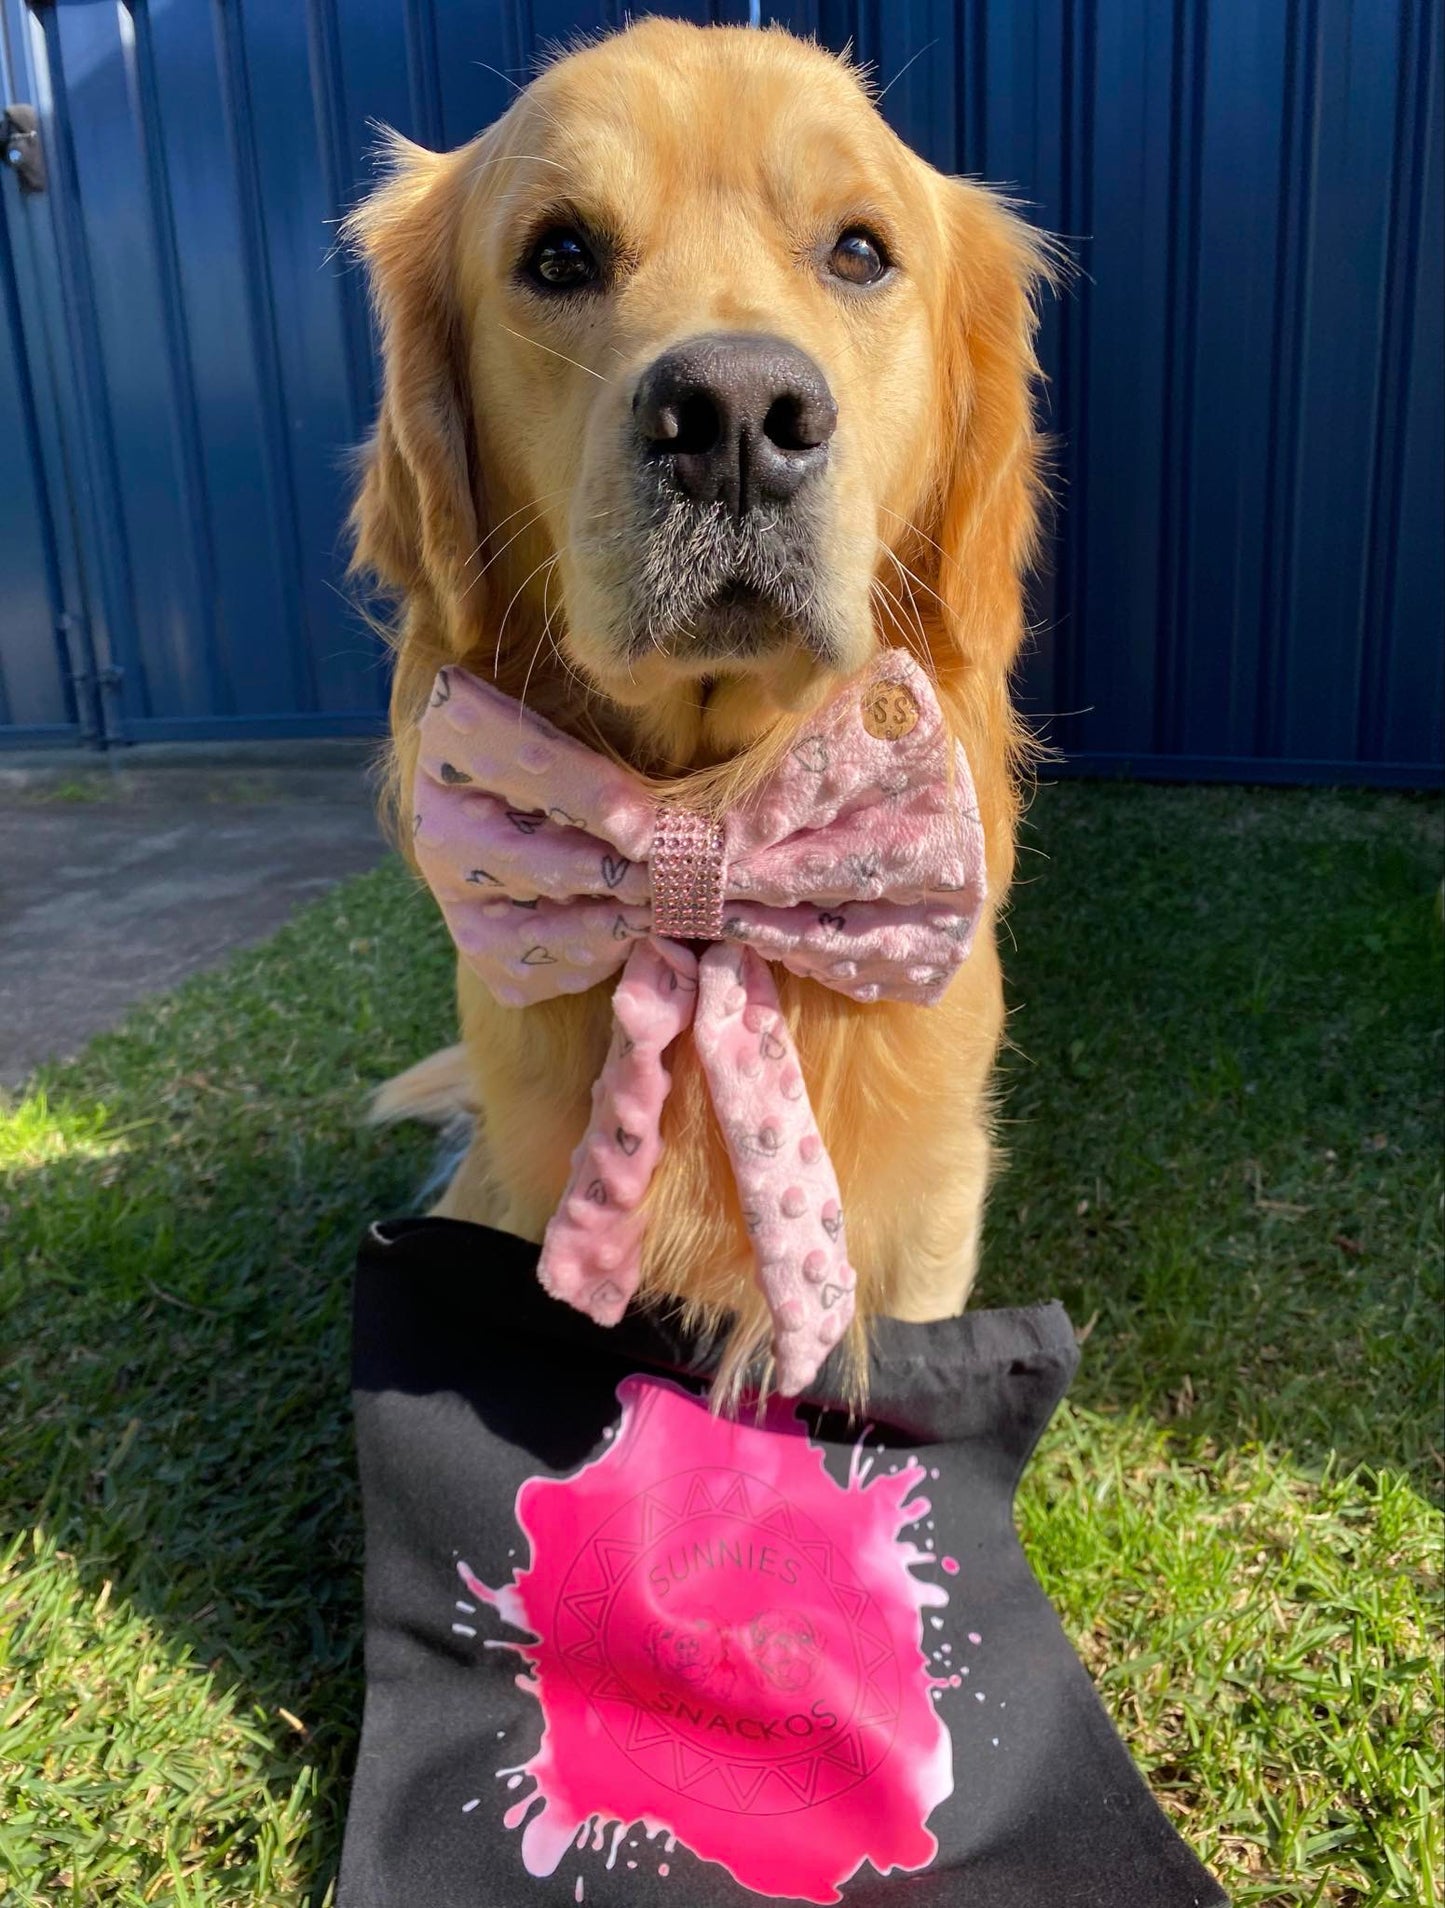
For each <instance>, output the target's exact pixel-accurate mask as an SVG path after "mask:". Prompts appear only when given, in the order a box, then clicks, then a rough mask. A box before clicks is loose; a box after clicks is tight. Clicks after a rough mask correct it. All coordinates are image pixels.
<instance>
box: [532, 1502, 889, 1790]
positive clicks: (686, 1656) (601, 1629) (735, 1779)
mask: <svg viewBox="0 0 1445 1908" xmlns="http://www.w3.org/2000/svg"><path fill="white" fill-rule="evenodd" d="M552 1641H553V1646H554V1648H555V1649H556V1651H557V1653H558V1655H559V1656H560V1658H561V1660H562V1663H563V1664H564V1665H565V1667H566V1670H567V1672H568V1674H569V1675H570V1676H571V1677H572V1679H573V1680H574V1682H575V1683H576V1684H577V1686H578V1688H579V1691H580V1693H582V1694H583V1695H584V1696H585V1699H586V1701H587V1704H588V1706H589V1708H590V1709H591V1710H592V1712H593V1714H594V1715H595V1716H596V1718H597V1720H598V1722H599V1723H600V1724H601V1726H602V1728H603V1729H604V1730H605V1731H606V1732H607V1735H608V1736H609V1737H610V1738H611V1740H612V1742H613V1743H614V1744H615V1745H616V1747H617V1748H618V1749H619V1750H620V1751H621V1752H622V1754H623V1755H624V1756H626V1757H627V1758H628V1760H629V1761H630V1762H632V1763H633V1764H634V1765H635V1766H636V1767H637V1768H638V1769H639V1770H641V1771H642V1772H644V1773H645V1774H646V1776H647V1777H648V1778H650V1780H651V1781H653V1782H655V1783H656V1784H657V1785H658V1786H659V1787H660V1788H662V1789H666V1790H670V1791H672V1792H673V1793H674V1794H678V1795H686V1796H688V1797H689V1798H690V1799H692V1800H693V1801H696V1802H699V1803H703V1804H706V1805H709V1806H711V1807H713V1808H717V1809H723V1810H726V1811H729V1812H732V1813H735V1814H744V1813H746V1814H749V1815H755V1816H756V1815H776V1814H782V1813H785V1812H788V1811H791V1810H796V1809H809V1808H813V1807H816V1806H817V1804H819V1803H820V1802H827V1801H830V1800H832V1799H833V1798H834V1797H836V1796H838V1795H841V1794H842V1793H844V1792H845V1791H846V1790H848V1789H851V1788H854V1787H856V1786H857V1785H858V1784H859V1783H861V1782H864V1781H866V1780H867V1778H868V1777H869V1776H870V1775H871V1774H872V1773H873V1772H874V1771H875V1770H876V1769H877V1768H878V1767H879V1765H880V1764H881V1763H882V1762H883V1761H884V1759H885V1758H886V1756H887V1755H888V1752H889V1750H890V1748H891V1747H892V1744H893V1738H894V1735H895V1733H896V1728H897V1723H898V1714H899V1705H900V1689H899V1667H898V1661H897V1652H896V1649H895V1647H894V1645H893V1643H892V1642H891V1640H890V1633H889V1628H888V1624H887V1622H886V1620H885V1618H884V1616H883V1613H882V1612H881V1611H880V1610H879V1608H878V1607H877V1604H876V1602H875V1601H874V1599H873V1598H872V1597H871V1596H870V1595H869V1593H868V1592H867V1591H866V1590H865V1589H864V1588H863V1586H862V1585H861V1584H860V1583H859V1581H858V1578H857V1576H856V1575H855V1573H854V1571H853V1570H852V1568H851V1566H850V1565H849V1562H848V1559H847V1556H846V1554H845V1552H844V1551H843V1550H841V1549H840V1548H839V1547H838V1546H837V1545H836V1544H835V1543H834V1542H833V1540H832V1539H831V1538H830V1537H829V1536H828V1535H827V1534H826V1533H825V1532H824V1531H823V1530H822V1529H821V1528H820V1527H819V1526H818V1525H817V1524H815V1523H813V1522H812V1521H811V1519H809V1518H808V1517H807V1516H806V1515H804V1514H803V1513H802V1512H801V1511H799V1510H798V1509H797V1507H796V1506H795V1505H793V1504H790V1503H789V1501H788V1500H787V1499H786V1498H785V1497H784V1496H783V1495H782V1494H781V1493H780V1492H779V1491H777V1490H776V1489H774V1488H773V1487H772V1486H771V1485H770V1484H767V1483H765V1482H764V1481H762V1480H761V1479H759V1478H757V1477H755V1476H751V1475H748V1474H745V1473H743V1472H741V1471H736V1470H731V1469H721V1468H714V1467H705V1468H698V1469H691V1470H686V1471H680V1472H677V1473H675V1474H674V1475H672V1476H670V1477H666V1478H663V1479H660V1480H659V1481H658V1482H657V1483H656V1484H654V1485H653V1486H652V1488H650V1489H649V1490H646V1491H643V1492H640V1493H639V1494H638V1495H637V1496H635V1497H633V1498H631V1499H630V1500H629V1501H628V1502H626V1503H625V1504H623V1505H621V1506H620V1507H619V1508H618V1509H617V1510H615V1511H614V1512H613V1514H612V1515H611V1516H610V1517H608V1518H607V1519H606V1520H605V1521H604V1522H603V1523H602V1524H601V1525H599V1526H598V1527H597V1529H596V1530H595V1531H594V1532H593V1533H592V1535H591V1537H590V1538H589V1539H588V1540H587V1542H586V1543H585V1544H584V1545H583V1547H582V1549H581V1550H580V1551H579V1552H578V1554H577V1556H576V1559H575V1561H574V1563H573V1565H572V1567H571V1569H570V1570H569V1572H568V1573H567V1576H566V1579H565V1581H564V1583H563V1584H562V1586H561V1592H560V1595H559V1597H558V1600H557V1603H556V1606H555V1621H554V1626H553V1631H552Z"/></svg>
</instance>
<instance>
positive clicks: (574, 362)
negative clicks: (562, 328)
mask: <svg viewBox="0 0 1445 1908" xmlns="http://www.w3.org/2000/svg"><path fill="white" fill-rule="evenodd" d="M497 329H498V330H499V331H505V332H506V333H507V335H508V337H510V338H520V339H521V341H522V343H523V344H529V345H532V346H534V347H535V348H536V349H537V350H538V351H545V352H546V353H547V355H548V357H549V358H560V359H561V360H562V362H563V364H570V365H571V367H572V369H573V370H574V371H585V372H586V373H587V375H588V377H589V378H596V380H597V382H598V383H599V384H611V382H612V379H611V378H604V377H603V375H602V373H601V372H600V371H594V370H593V369H592V366H591V365H590V364H583V363H582V361H581V360H580V359H579V358H569V357H568V356H567V353H566V352H565V351H554V350H553V348H552V346H551V345H544V344H543V343H542V342H541V341H540V340H539V339H537V338H529V337H528V336H527V334H526V332H524V331H513V330H512V327H511V326H510V325H504V324H503V323H502V321H501V319H500V318H499V319H498V320H497Z"/></svg>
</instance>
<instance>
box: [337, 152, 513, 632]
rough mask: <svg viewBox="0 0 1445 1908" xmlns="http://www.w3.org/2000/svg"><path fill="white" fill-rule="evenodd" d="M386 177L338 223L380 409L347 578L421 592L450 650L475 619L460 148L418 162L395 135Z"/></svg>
mask: <svg viewBox="0 0 1445 1908" xmlns="http://www.w3.org/2000/svg"><path fill="white" fill-rule="evenodd" d="M386 156H387V160H388V176H387V178H386V179H385V181H384V182H383V184H382V185H381V186H379V187H378V188H377V190H376V191H375V192H373V193H372V194H371V196H370V197H369V198H368V199H366V200H365V201H364V202H363V203H362V204H361V205H360V206H359V207H358V208H357V210H356V211H355V212H353V213H352V215H351V217H350V218H349V219H348V220H347V222H346V227H345V237H346V239H347V241H348V242H349V244H350V245H351V246H352V248H353V249H354V250H355V252H356V253H357V254H358V255H359V256H360V258H361V259H362V261H363V263H364V265H365V267H366V272H367V277H368V282H369V285H370V290H371V297H372V302H373V305H374V307H375V310H376V315H377V321H378V326H379V330H380V335H381V359H382V379H383V383H382V398H381V409H380V413H379V415H378V418H377V423H376V429H375V431H374V432H373V434H372V437H371V439H370V441H369V443H368V444H367V445H366V447H365V449H364V450H363V452H362V454H361V470H362V476H361V484H360V488H359V490H358V493H357V497H356V501H355V504H354V505H353V507H352V512H351V532H352V539H353V544H352V549H353V555H352V568H353V570H354V571H357V572H364V573H369V574H370V575H372V576H374V577H375V578H376V579H377V581H378V582H380V583H381V584H382V585H383V587H384V588H386V589H388V590H391V591H394V592H396V593H397V594H399V595H407V596H414V595H415V594H416V593H417V592H419V591H426V592H427V593H428V594H429V596H430V597H431V599H432V601H433V603H434V604H435V606H436V609H437V610H438V611H439V612H440V616H441V620H442V624H443V627H444V628H445V630H446V634H447V636H448V637H449V638H450V641H451V643H452V645H453V646H454V647H456V648H457V649H458V650H463V649H465V647H466V646H467V639H466V635H465V632H464V630H463V629H461V628H458V627H455V626H454V625H455V624H456V623H457V621H458V620H459V619H461V618H462V617H465V619H466V621H467V623H468V624H469V625H470V624H471V623H472V621H473V620H474V619H476V618H478V616H479V613H480V608H481V605H480V603H478V602H477V601H476V597H477V595H478V592H475V591H472V592H470V593H469V592H468V589H467V584H468V582H469V581H474V580H475V569H474V564H475V559H476V553H477V543H478V538H479V530H478V517H479V508H478V497H477V486H478V483H479V474H478V470H477V459H476V446H475V442H474V430H473V421H472V406H471V397H470V391H469V381H468V375H467V364H466V340H465V335H464V331H463V327H462V324H461V320H460V315H459V312H458V308H457V299H456V287H455V283H454V259H455V253H456V235H457V223H458V219H459V216H460V206H461V201H462V197H463V193H464V190H465V187H466V183H467V180H468V178H469V176H470V171H471V168H470V163H469V162H470V159H471V149H470V148H466V147H464V148H462V149H461V151H460V152H455V153H435V152H428V151H426V150H425V149H424V148H423V147H420V146H414V145H412V144H411V143H410V142H409V141H408V140H405V139H402V138H401V137H400V136H399V135H397V134H392V135H391V136H390V137H389V140H388V150H387V155H386Z"/></svg>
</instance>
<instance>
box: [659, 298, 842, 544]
mask: <svg viewBox="0 0 1445 1908" xmlns="http://www.w3.org/2000/svg"><path fill="white" fill-rule="evenodd" d="M632 408H633V414H634V416H635V418H636V420H637V428H638V431H639V432H640V433H641V436H642V442H643V448H644V451H645V453H646V454H647V455H648V456H649V457H653V458H656V459H658V460H659V461H661V462H663V463H665V465H666V467H667V468H668V469H669V470H670V472H671V474H672V478H673V481H674V482H675V483H676V484H677V486H678V488H679V489H680V490H681V491H682V492H683V494H684V495H685V496H688V497H691V498H692V499H693V501H694V502H695V503H723V504H726V506H727V508H728V510H729V511H730V512H732V513H733V514H735V515H737V516H739V517H740V516H742V515H743V514H744V512H746V511H748V510H752V509H755V508H756V507H757V506H758V505H759V504H760V503H786V502H787V501H788V499H789V498H790V497H792V496H793V494H794V492H795V491H796V490H797V489H798V487H799V486H800V485H801V484H802V483H803V482H804V480H805V479H806V478H808V477H810V476H811V475H812V474H813V473H814V472H815V471H818V470H821V469H822V467H823V465H824V464H825V463H827V461H828V439H829V438H830V437H831V436H832V435H833V431H834V428H835V427H836V425H837V422H838V406H837V405H836V404H835V403H834V401H833V393H832V392H831V391H830V390H829V389H828V380H827V379H826V378H825V377H824V376H823V373H822V372H821V371H820V370H819V369H818V367H817V365H816V364H814V362H813V360H812V359H811V358H810V357H809V356H808V354H807V352H806V351H800V350H799V349H798V347H797V346H796V345H791V344H788V343H787V342H786V340H784V339H782V338H769V337H758V336H753V335H751V334H749V333H747V332H732V331H723V332H713V333H709V334H708V335H707V336H705V337H701V338H690V339H689V340H688V341H687V343H686V344H680V345H675V346H674V347H673V348H672V350H671V351H665V352H664V353H663V354H662V356H661V357H660V358H658V359H656V360H655V361H654V363H652V364H651V365H649V366H648V368H647V370H646V371H644V373H643V374H642V378H641V380H640V382H639V384H638V386H637V395H636V397H635V398H634V399H633V403H632Z"/></svg>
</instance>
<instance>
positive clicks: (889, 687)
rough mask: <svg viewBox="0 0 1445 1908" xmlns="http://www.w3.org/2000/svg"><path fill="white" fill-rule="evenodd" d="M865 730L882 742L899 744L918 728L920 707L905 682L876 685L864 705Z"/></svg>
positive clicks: (868, 691) (869, 692) (867, 692)
mask: <svg viewBox="0 0 1445 1908" xmlns="http://www.w3.org/2000/svg"><path fill="white" fill-rule="evenodd" d="M862 711H863V727H864V728H865V729H866V730H867V731H868V733H869V735H871V736H873V737H874V738H875V740H877V741H879V742H900V741H902V739H903V737H904V736H905V735H908V734H910V733H911V732H912V731H913V730H914V729H915V728H916V727H917V726H918V704H917V703H916V702H915V701H914V699H913V691H912V690H911V689H910V688H909V687H908V685H907V684H906V683H902V682H875V683H874V684H873V686H872V687H871V688H870V689H868V690H867V691H866V693H865V694H864V697H863V703H862Z"/></svg>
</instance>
